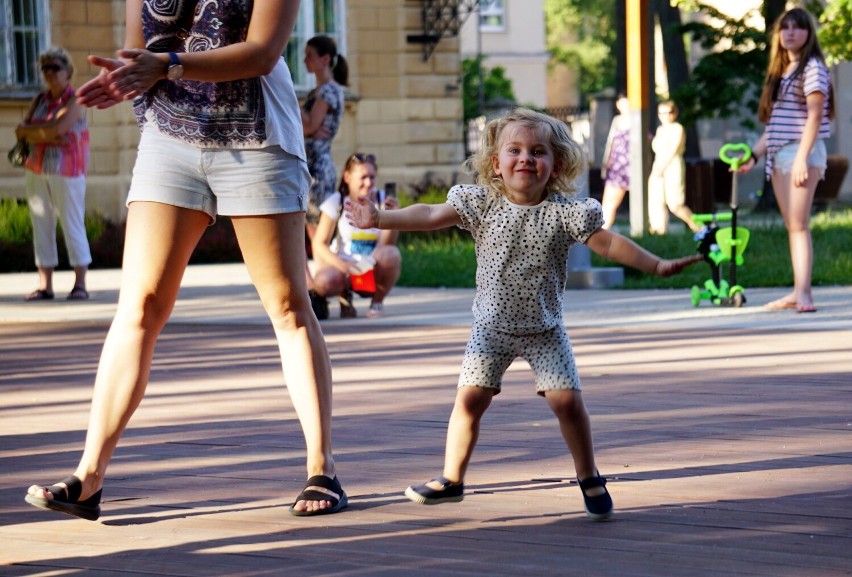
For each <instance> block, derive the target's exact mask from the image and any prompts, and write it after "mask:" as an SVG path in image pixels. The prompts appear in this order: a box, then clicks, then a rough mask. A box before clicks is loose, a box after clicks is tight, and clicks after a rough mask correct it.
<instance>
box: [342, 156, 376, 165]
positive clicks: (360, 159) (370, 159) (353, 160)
mask: <svg viewBox="0 0 852 577" xmlns="http://www.w3.org/2000/svg"><path fill="white" fill-rule="evenodd" d="M356 162H357V163H358V164H364V163H365V162H366V163H369V164H372V165H373V166H375V167H378V166H379V165H378V163H377V162H376V155H375V154H360V153H356V154H353V155H352V156H350V157H349V158H347V159H346V166H347V167H349V166H351V165H352V164H354V163H356Z"/></svg>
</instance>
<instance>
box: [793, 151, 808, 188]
mask: <svg viewBox="0 0 852 577" xmlns="http://www.w3.org/2000/svg"><path fill="white" fill-rule="evenodd" d="M790 176H791V177H792V179H793V186H797V187H802V186H804V185H805V183H806V182H807V180H808V163H807V160H800V159H799V157H798V156H797V157H796V159H795V160H794V161H793V166H792V168H791V169H790Z"/></svg>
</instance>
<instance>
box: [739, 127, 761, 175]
mask: <svg viewBox="0 0 852 577" xmlns="http://www.w3.org/2000/svg"><path fill="white" fill-rule="evenodd" d="M766 150H767V146H766V132H765V131H764V133H763V134H761V135H760V138H758V139H757V142H755V143H754V146H752V147H751V158H749V159H748V160H747V161H746V162H744V163H743V164H742V165H740V167H739V168H738V169H737V174H748V173H749V172H751V169H753V168H754V165H755V164H757V161H758V160H760V159H761V158H763V157H764V156H766Z"/></svg>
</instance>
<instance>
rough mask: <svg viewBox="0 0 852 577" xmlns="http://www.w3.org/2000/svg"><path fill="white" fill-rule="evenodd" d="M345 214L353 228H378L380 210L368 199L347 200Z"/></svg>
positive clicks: (344, 206) (344, 208)
mask: <svg viewBox="0 0 852 577" xmlns="http://www.w3.org/2000/svg"><path fill="white" fill-rule="evenodd" d="M343 214H344V216H345V217H346V219H347V220H348V221H349V224H351V225H352V226H356V227H358V228H378V224H379V209H377V208H376V206H375V205H374V204H373V203H372V202H370V200H369V199H367V198H359V199H357V200H352V199H350V198H347V199H346V200H345V201H344V203H343Z"/></svg>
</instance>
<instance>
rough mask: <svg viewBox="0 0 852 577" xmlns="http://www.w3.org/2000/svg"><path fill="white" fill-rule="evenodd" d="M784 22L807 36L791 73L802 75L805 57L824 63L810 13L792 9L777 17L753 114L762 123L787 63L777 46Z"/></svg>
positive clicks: (831, 113) (831, 107) (830, 113)
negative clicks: (755, 114) (759, 93)
mask: <svg viewBox="0 0 852 577" xmlns="http://www.w3.org/2000/svg"><path fill="white" fill-rule="evenodd" d="M788 22H793V23H794V24H795V25H796V26H797V27H798V28H802V29H804V30H807V31H808V39H807V40H806V41H805V45H804V46H802V54H801V58H800V59H799V64H798V65H797V66H796V70H795V71H793V76H798V75H800V74H802V73H803V72H804V70H805V66H806V65H807V63H808V60H810V59H811V58H817V59H819V61H820V62H822V63H823V64H825V57H824V56H823V54H822V50H821V49H820V47H819V41H818V40H817V34H816V23H815V22H814V18H813V16H811V14H810V13H809V12H808V11H807V10H804V9H802V8H792V9H790V10H788V11H787V12H785V13H784V14H782V15H781V16H779V17H778V19H777V20H776V21H775V23H774V24H773V25H772V36H771V40H770V47H769V65H768V66H767V69H766V78H765V80H764V81H763V92H762V93H761V95H760V105H759V106H758V108H757V117H758V118H759V119H760V121H761V122H763V123H764V124H766V123H767V122H769V117H770V116H771V115H772V106H773V105H774V104H775V101H776V100H778V90H779V88H780V86H781V78H782V77H783V76H784V72H785V71H786V70H787V67H788V66H789V65H790V56H789V55H788V54H787V51H786V50H785V49H784V47H783V46H781V27H782V26H784V25H785V24H787V23H788ZM826 98H828V117H829V118H834V88H833V87H832V86H831V84H830V83H829V87H828V94H826Z"/></svg>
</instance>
